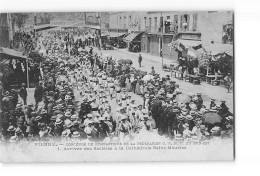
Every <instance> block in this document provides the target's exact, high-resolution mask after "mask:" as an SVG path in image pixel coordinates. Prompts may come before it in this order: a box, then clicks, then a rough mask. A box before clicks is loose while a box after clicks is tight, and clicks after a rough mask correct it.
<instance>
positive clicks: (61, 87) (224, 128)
mask: <svg viewBox="0 0 260 176" xmlns="http://www.w3.org/2000/svg"><path fill="white" fill-rule="evenodd" d="M49 38H53V40H47V42H50V45H51V43H52V42H53V41H57V40H59V42H60V43H63V42H64V41H63V40H60V39H57V38H56V36H52V37H50V36H49ZM65 42H66V41H65ZM63 44H64V43H63ZM47 45H49V44H47ZM64 45H66V44H64ZM73 48H76V49H77V51H78V52H74V53H73V52H72V53H70V52H68V51H67V52H66V51H65V49H66V48H65V49H62V47H59V48H58V49H57V50H50V52H47V54H46V55H45V61H44V62H43V67H45V68H46V70H45V71H44V76H43V78H42V79H41V81H39V84H38V85H37V87H36V88H35V92H34V98H35V104H32V103H30V102H29V103H27V100H26V97H27V92H26V89H25V84H23V85H22V87H21V89H19V91H18V93H17V91H16V90H13V89H12V90H11V91H10V92H9V91H5V92H4V98H3V99H2V118H1V128H2V129H1V133H2V137H1V139H2V141H6V142H11V143H13V142H14V143H16V142H18V141H39V140H40V141H50V140H58V141H71V140H73V141H80V140H88V141H103V142H117V141H122V140H123V141H130V140H135V139H136V138H138V135H139V134H141V133H143V132H147V135H149V134H151V135H152V134H155V133H156V134H158V135H159V136H163V137H165V138H169V140H179V141H185V140H190V141H200V140H210V139H211V138H232V137H233V122H234V119H233V115H232V114H231V113H230V111H229V109H228V107H227V106H226V104H225V101H222V102H221V104H218V103H216V102H215V100H214V99H212V100H211V104H210V107H206V106H205V104H204V103H203V98H202V95H201V93H198V94H196V95H192V94H189V95H187V97H188V99H186V101H181V100H180V97H183V96H185V95H183V93H182V91H181V89H180V88H179V85H178V84H177V83H176V82H175V81H173V80H171V78H170V76H166V77H160V75H158V74H156V73H155V70H154V69H152V72H151V73H143V72H141V71H140V70H137V69H135V68H133V67H131V64H127V63H124V64H120V63H117V61H116V60H114V58H112V57H111V56H107V57H101V56H98V55H97V54H94V53H93V49H92V48H90V50H87V49H86V48H85V47H84V48H82V47H81V46H80V45H78V42H75V44H74V46H73ZM46 50H48V49H46ZM68 53H69V54H68ZM43 70H44V68H43ZM18 94H19V95H20V96H21V98H22V99H23V100H24V103H22V102H19V101H18ZM134 94H137V95H138V96H140V97H141V98H140V97H139V98H138V99H135V97H136V95H134ZM81 100H82V102H81ZM113 102H114V103H113ZM23 104H24V105H23Z"/></svg>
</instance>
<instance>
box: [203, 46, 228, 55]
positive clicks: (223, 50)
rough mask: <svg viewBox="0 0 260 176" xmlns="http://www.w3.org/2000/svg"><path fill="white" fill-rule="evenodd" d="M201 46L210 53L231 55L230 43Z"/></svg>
mask: <svg viewBox="0 0 260 176" xmlns="http://www.w3.org/2000/svg"><path fill="white" fill-rule="evenodd" d="M203 47H204V48H205V50H206V51H207V52H211V54H212V55H217V54H221V53H226V54H228V55H230V56H233V45H232V44H223V43H214V44H203Z"/></svg>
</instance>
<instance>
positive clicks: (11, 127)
mask: <svg viewBox="0 0 260 176" xmlns="http://www.w3.org/2000/svg"><path fill="white" fill-rule="evenodd" d="M15 130H16V128H15V127H14V126H13V125H11V126H9V127H8V129H7V131H10V132H11V131H15Z"/></svg>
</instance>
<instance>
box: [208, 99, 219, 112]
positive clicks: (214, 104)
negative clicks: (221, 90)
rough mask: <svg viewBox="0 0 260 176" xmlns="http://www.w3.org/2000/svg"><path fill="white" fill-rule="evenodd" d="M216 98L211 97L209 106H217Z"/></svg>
mask: <svg viewBox="0 0 260 176" xmlns="http://www.w3.org/2000/svg"><path fill="white" fill-rule="evenodd" d="M216 106H217V105H216V103H215V99H213V98H211V100H210V105H209V108H210V109H212V108H213V107H216Z"/></svg>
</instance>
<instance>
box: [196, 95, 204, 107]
mask: <svg viewBox="0 0 260 176" xmlns="http://www.w3.org/2000/svg"><path fill="white" fill-rule="evenodd" d="M197 97H198V99H197V102H196V104H197V108H198V111H199V110H200V109H201V108H202V105H203V99H202V97H201V93H197Z"/></svg>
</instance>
